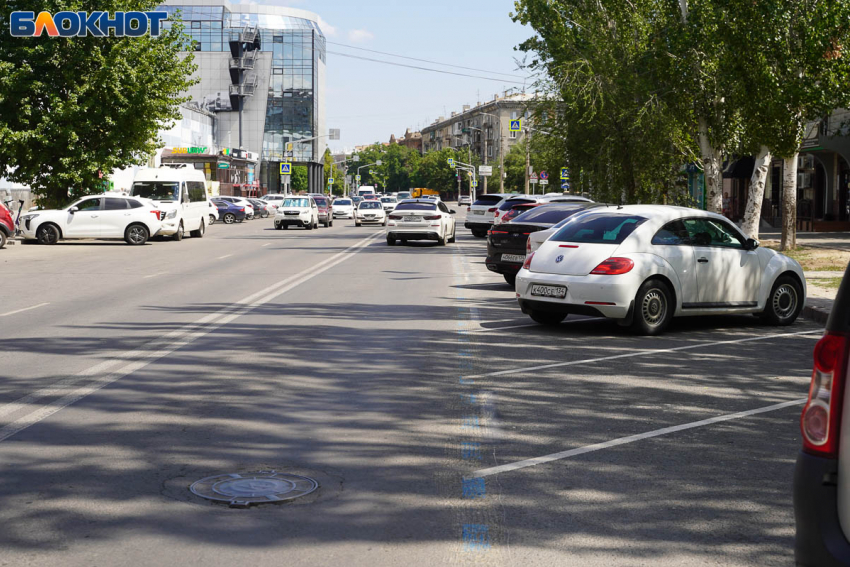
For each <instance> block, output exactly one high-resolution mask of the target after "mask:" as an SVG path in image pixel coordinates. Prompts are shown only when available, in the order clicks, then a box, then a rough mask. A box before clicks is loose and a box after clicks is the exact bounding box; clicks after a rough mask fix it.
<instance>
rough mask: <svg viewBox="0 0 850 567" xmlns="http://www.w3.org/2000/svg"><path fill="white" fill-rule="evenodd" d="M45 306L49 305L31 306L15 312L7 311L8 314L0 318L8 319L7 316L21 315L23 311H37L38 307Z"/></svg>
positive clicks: (1, 315)
mask: <svg viewBox="0 0 850 567" xmlns="http://www.w3.org/2000/svg"><path fill="white" fill-rule="evenodd" d="M45 305H50V304H49V303H39V304H38V305H33V306H32V307H24V308H23V309H17V310H15V311H9V312H8V313H2V314H0V317H8V316H9V315H17V314H18V313H23V312H24V311H32V310H33V309H38V308H39V307H44V306H45Z"/></svg>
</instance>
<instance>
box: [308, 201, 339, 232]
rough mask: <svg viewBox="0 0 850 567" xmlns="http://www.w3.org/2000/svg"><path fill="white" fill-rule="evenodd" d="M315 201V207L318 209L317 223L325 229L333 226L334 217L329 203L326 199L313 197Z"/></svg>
mask: <svg viewBox="0 0 850 567" xmlns="http://www.w3.org/2000/svg"><path fill="white" fill-rule="evenodd" d="M313 200H314V201H316V206H317V207H319V222H320V223H322V224H324V225H325V228H328V227H329V226H333V225H334V216H333V213H332V212H331V201H330V199H328V198H327V197H316V196H314V197H313Z"/></svg>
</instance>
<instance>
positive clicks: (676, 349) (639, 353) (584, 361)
mask: <svg viewBox="0 0 850 567" xmlns="http://www.w3.org/2000/svg"><path fill="white" fill-rule="evenodd" d="M478 332H480V331H478ZM814 333H819V334H823V330H814V331H801V332H799V333H775V334H772V335H761V336H758V337H748V338H746V339H734V340H731V341H716V342H711V343H699V344H695V345H685V346H680V347H673V348H662V349H653V350H641V351H637V352H627V353H625V354H615V355H612V356H602V357H599V358H585V359H582V360H571V361H569V362H553V363H552V364H541V365H539V366H527V367H525V368H513V369H511V370H499V371H497V372H488V373H486V374H478V375H475V376H466V378H468V379H476V378H489V377H492V376H505V375H507V374H524V373H526V372H534V371H536V370H548V369H550V368H563V367H566V366H577V365H579V364H592V363H594V362H605V361H608V360H617V359H619V358H634V357H638V356H651V355H657V354H667V353H671V352H680V351H683V350H694V349H697V348H707V347H714V346H722V345H734V344H741V343H750V342H754V341H767V340H770V339H779V338H784V337H799V336H802V335H811V334H814Z"/></svg>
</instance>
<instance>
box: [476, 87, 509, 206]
mask: <svg viewBox="0 0 850 567" xmlns="http://www.w3.org/2000/svg"><path fill="white" fill-rule="evenodd" d="M496 105H497V108H498V103H496ZM479 114H481V115H483V116H490V117H491V118H495V119H496V121H497V122H498V124H499V193H504V192H505V152H503V151H502V119H501V117H499V116H497V115H496V114H490V113H489V112H481V113H479ZM482 133H483V132H482ZM485 145H486V139H485ZM484 156H485V157H484V164H485V165H487V157H486V156H487V150H486V148H485V150H484ZM484 192H485V193H486V192H487V178H486V177H485V178H484Z"/></svg>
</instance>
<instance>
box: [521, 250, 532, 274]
mask: <svg viewBox="0 0 850 567" xmlns="http://www.w3.org/2000/svg"><path fill="white" fill-rule="evenodd" d="M532 258H534V252H532V253H531V254H529V255H528V256H526V257H525V263H524V264H523V265H522V269H523V270H530V269H531V259H532Z"/></svg>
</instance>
